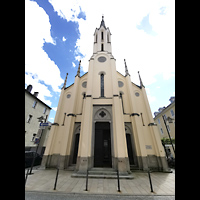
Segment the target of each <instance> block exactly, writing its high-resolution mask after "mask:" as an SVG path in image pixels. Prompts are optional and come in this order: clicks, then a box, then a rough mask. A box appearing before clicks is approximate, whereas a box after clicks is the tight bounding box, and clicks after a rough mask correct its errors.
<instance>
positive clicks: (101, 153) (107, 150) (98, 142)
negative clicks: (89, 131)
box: [94, 122, 112, 167]
mask: <svg viewBox="0 0 200 200" xmlns="http://www.w3.org/2000/svg"><path fill="white" fill-rule="evenodd" d="M110 135H111V134H110V123H109V122H96V123H95V142H94V167H112V157H111V136H110Z"/></svg>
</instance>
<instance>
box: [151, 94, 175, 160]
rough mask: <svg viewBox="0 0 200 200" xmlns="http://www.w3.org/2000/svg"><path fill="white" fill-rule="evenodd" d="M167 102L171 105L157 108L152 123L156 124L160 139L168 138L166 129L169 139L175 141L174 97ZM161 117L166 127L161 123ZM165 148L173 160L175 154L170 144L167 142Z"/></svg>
mask: <svg viewBox="0 0 200 200" xmlns="http://www.w3.org/2000/svg"><path fill="white" fill-rule="evenodd" d="M169 101H170V102H171V103H170V104H169V105H168V106H167V107H163V108H159V109H158V111H159V112H154V115H155V117H154V121H155V123H156V124H157V127H158V131H159V134H160V138H161V139H163V138H164V139H168V138H169V135H168V133H167V129H168V131H169V134H170V136H171V138H172V139H175V97H171V98H170V99H169ZM163 117H164V119H165V121H166V126H165V123H164V121H163ZM166 119H167V120H166ZM168 119H169V120H168ZM169 122H170V123H169ZM173 146H174V147H175V144H174V143H173ZM165 147H166V151H167V152H168V155H170V154H172V156H173V157H174V158H175V154H174V151H173V149H172V145H171V144H170V142H168V144H165Z"/></svg>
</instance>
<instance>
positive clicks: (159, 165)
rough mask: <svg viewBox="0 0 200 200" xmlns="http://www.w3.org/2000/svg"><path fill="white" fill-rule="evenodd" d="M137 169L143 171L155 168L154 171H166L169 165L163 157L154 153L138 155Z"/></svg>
mask: <svg viewBox="0 0 200 200" xmlns="http://www.w3.org/2000/svg"><path fill="white" fill-rule="evenodd" d="M137 159H138V169H141V170H143V171H148V170H149V169H150V170H155V171H163V172H168V171H169V167H168V164H167V160H166V158H165V157H159V156H155V155H148V156H145V157H144V156H138V157H137Z"/></svg>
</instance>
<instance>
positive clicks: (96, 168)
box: [90, 167, 116, 172]
mask: <svg viewBox="0 0 200 200" xmlns="http://www.w3.org/2000/svg"><path fill="white" fill-rule="evenodd" d="M90 171H112V172H113V171H114V172H115V171H116V170H115V169H113V168H106V167H93V168H91V169H90Z"/></svg>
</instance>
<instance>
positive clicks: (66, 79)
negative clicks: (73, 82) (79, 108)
mask: <svg viewBox="0 0 200 200" xmlns="http://www.w3.org/2000/svg"><path fill="white" fill-rule="evenodd" d="M67 76H68V73H67V74H66V77H65V82H64V84H63V86H62V88H61V89H63V88H65V86H66V83H67Z"/></svg>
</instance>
